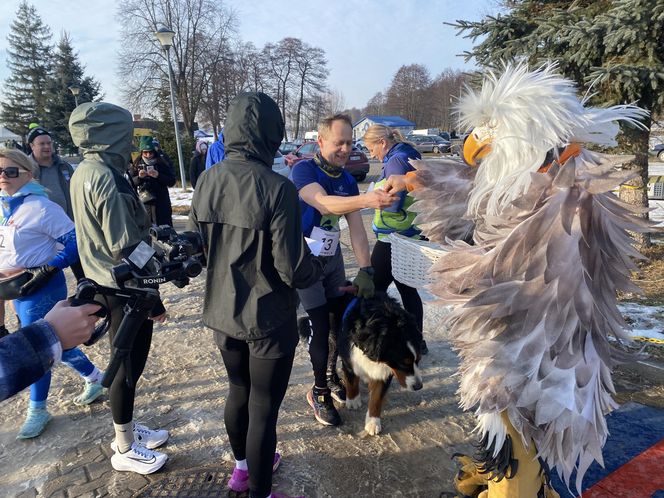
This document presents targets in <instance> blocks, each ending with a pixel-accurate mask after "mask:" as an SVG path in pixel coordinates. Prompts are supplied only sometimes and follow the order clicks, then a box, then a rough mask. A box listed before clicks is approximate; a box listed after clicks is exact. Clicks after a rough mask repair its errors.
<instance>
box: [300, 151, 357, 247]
mask: <svg viewBox="0 0 664 498" xmlns="http://www.w3.org/2000/svg"><path fill="white" fill-rule="evenodd" d="M290 179H291V180H292V181H293V183H294V184H295V187H297V190H298V191H299V190H300V189H301V188H303V187H306V186H307V185H310V184H312V183H318V184H319V185H320V186H321V187H323V190H325V193H327V194H328V195H338V196H341V197H350V196H353V195H359V194H360V190H359V189H358V187H357V182H356V181H355V179H354V178H353V177H352V176H351V175H350V174H349V173H347V172H346V171H341V173H340V174H339V175H336V176H333V175H331V174H329V173H327V172H326V171H324V170H323V169H322V168H320V167H319V166H318V165H317V164H316V162H315V161H314V160H313V159H305V160H303V161H300V162H298V163H297V164H295V166H293V170H292V171H291V174H290ZM300 211H301V212H302V232H303V233H304V235H305V236H307V237H309V236H310V235H311V230H313V228H314V227H320V228H322V229H323V230H339V215H336V214H327V215H323V214H321V213H320V212H319V211H318V210H317V209H316V208H314V207H313V206H310V205H309V204H307V203H306V202H304V201H303V200H302V198H301V197H300Z"/></svg>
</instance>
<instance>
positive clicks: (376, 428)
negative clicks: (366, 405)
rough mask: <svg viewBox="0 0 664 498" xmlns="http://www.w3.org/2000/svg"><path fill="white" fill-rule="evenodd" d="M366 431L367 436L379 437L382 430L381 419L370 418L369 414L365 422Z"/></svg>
mask: <svg viewBox="0 0 664 498" xmlns="http://www.w3.org/2000/svg"><path fill="white" fill-rule="evenodd" d="M364 430H365V431H367V434H369V435H370V436H377V435H378V434H380V431H381V430H382V426H381V425H380V417H370V416H369V414H367V418H366V420H365V421H364Z"/></svg>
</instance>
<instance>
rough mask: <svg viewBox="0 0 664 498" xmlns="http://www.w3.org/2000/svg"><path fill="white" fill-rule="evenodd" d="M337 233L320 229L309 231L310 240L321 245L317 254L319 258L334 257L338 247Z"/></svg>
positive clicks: (315, 228)
mask: <svg viewBox="0 0 664 498" xmlns="http://www.w3.org/2000/svg"><path fill="white" fill-rule="evenodd" d="M339 233H340V232H339V231H337V230H334V231H333V230H323V229H322V228H320V227H314V228H313V230H311V238H312V239H314V240H317V241H319V242H320V243H321V244H323V247H321V249H320V252H319V253H318V254H319V255H320V256H334V254H335V253H336V252H337V247H338V246H339Z"/></svg>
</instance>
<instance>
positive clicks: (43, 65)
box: [1, 0, 52, 135]
mask: <svg viewBox="0 0 664 498" xmlns="http://www.w3.org/2000/svg"><path fill="white" fill-rule="evenodd" d="M7 40H8V41H9V48H8V50H7V65H8V67H9V70H10V71H11V74H10V76H9V78H7V80H6V81H5V87H4V95H5V100H4V102H2V113H1V116H2V121H3V122H4V123H5V125H6V126H7V128H9V129H10V130H12V131H13V132H14V133H17V134H19V135H25V134H26V133H27V131H28V124H29V123H31V122H38V123H41V122H43V121H44V119H45V118H46V113H47V89H48V82H49V78H50V75H51V67H52V66H51V61H52V46H51V31H50V29H49V27H48V26H46V25H45V24H44V23H43V22H42V20H41V18H40V17H39V15H38V14H37V11H36V10H35V8H34V6H32V5H30V4H28V3H27V1H25V0H24V1H23V2H21V4H20V5H19V8H18V11H17V12H16V15H15V16H14V21H13V22H12V24H11V31H10V32H9V35H8V36H7Z"/></svg>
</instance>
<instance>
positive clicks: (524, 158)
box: [459, 64, 646, 216]
mask: <svg viewBox="0 0 664 498" xmlns="http://www.w3.org/2000/svg"><path fill="white" fill-rule="evenodd" d="M556 70H557V66H556V64H546V65H544V66H542V67H540V68H539V69H537V70H535V71H529V70H528V67H527V65H526V64H516V65H506V66H505V68H504V71H503V72H502V74H500V75H497V74H495V73H494V72H492V71H490V72H488V73H487V74H486V75H485V77H484V81H483V84H482V88H481V90H480V91H479V92H476V91H473V90H472V89H470V88H466V93H465V95H464V96H463V97H462V98H461V100H460V101H459V112H460V114H461V124H462V126H464V127H465V128H472V129H473V131H472V133H471V135H470V136H469V137H468V139H467V140H466V143H465V144H464V158H465V159H466V162H468V164H470V165H471V166H475V165H477V163H478V162H479V164H480V165H479V169H478V171H477V175H476V181H475V187H474V189H473V191H472V192H471V194H470V199H469V207H468V212H469V214H470V215H471V216H477V215H478V214H479V213H484V212H486V213H487V214H490V215H492V214H493V215H496V214H499V213H500V211H501V207H502V206H505V205H506V204H507V203H510V202H512V201H513V200H514V199H515V198H516V197H518V196H519V195H521V194H522V193H523V192H524V191H525V189H527V188H528V185H529V184H530V174H529V173H531V172H536V171H537V170H538V169H539V168H540V166H542V163H543V161H544V159H545V157H546V155H547V152H548V151H550V150H552V149H553V150H554V153H555V150H556V148H558V147H563V146H566V145H568V144H571V143H573V142H581V143H584V142H591V143H596V144H601V145H607V146H611V145H616V141H615V137H616V135H617V134H618V131H619V126H618V121H626V122H630V123H632V124H634V125H636V126H643V125H642V124H641V123H640V122H639V120H640V119H642V118H643V117H644V115H645V114H646V112H645V111H643V110H642V109H640V108H638V107H635V106H629V105H620V106H613V107H609V108H605V109H602V108H594V107H585V106H584V104H585V101H586V99H580V98H579V97H578V96H577V92H576V87H575V85H574V83H573V82H572V81H570V80H568V79H566V78H563V77H562V76H560V75H559V74H557V72H556Z"/></svg>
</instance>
